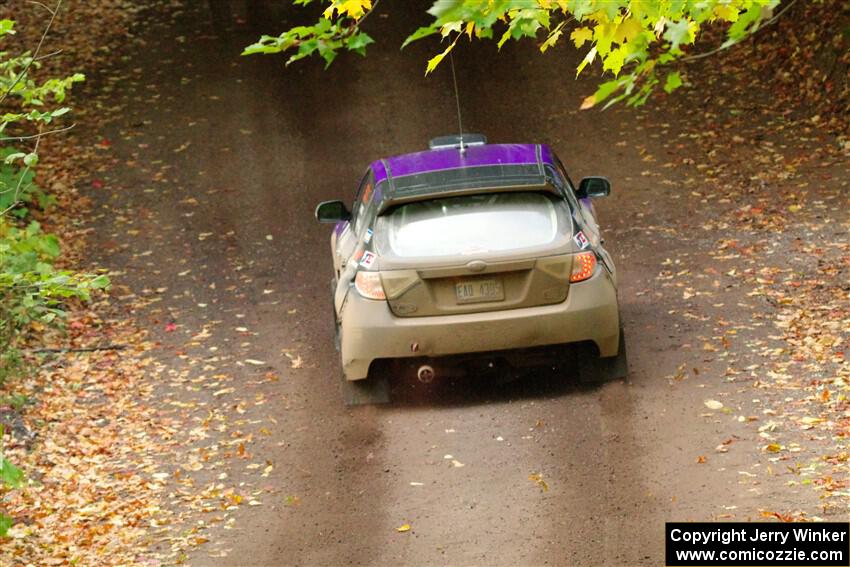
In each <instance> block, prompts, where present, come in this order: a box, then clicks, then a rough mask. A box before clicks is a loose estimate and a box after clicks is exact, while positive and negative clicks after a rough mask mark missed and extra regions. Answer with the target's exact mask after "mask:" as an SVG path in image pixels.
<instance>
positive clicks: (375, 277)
mask: <svg viewBox="0 0 850 567" xmlns="http://www.w3.org/2000/svg"><path fill="white" fill-rule="evenodd" d="M354 287H355V288H357V292H358V293H360V295H362V296H363V297H365V298H367V299H386V298H387V295H386V294H385V293H384V286H382V285H381V274H380V273H379V272H357V275H356V276H355V277H354Z"/></svg>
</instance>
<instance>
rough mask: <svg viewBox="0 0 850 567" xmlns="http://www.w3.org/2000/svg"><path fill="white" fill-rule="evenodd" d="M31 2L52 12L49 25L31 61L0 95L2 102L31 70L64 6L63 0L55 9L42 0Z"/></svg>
mask: <svg viewBox="0 0 850 567" xmlns="http://www.w3.org/2000/svg"><path fill="white" fill-rule="evenodd" d="M30 3H32V4H37V5H39V6H43V7H44V8H45V9H46V10H47V11H48V12H50V21H49V22H47V27H45V28H44V32H42V34H41V39H39V40H38V45H37V46H36V48H35V52H33V54H32V57H30V60H29V63H27V64H26V66H25V67H24V68H23V70H22V71H21V72H20V73H18V76H17V77H15V80H14V81H13V82H12V84H11V85H9V88H8V89H6V92H4V93H3V95H2V96H0V104H3V101H4V100H6V98H7V97H8V96H9V94H10V93H11V92H12V90H13V89H14V88H15V87H16V86H18V83H20V82H21V79H23V78H24V76H25V75H26V74H27V72H29V70H30V67H32V64H33V63H35V60H36V58H37V57H38V53H39V51H41V46H42V45H44V40H45V39H47V34H48V33H49V32H50V28H51V27H52V26H53V22H54V20H56V15H57V14H58V13H59V8H61V7H62V0H58V1H57V2H56V8H55V9H53V10H51V9H50V8H49V7H47V6H46V5H44V4H42V3H41V2H37V1H35V0H30Z"/></svg>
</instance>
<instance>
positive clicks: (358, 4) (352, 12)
mask: <svg viewBox="0 0 850 567" xmlns="http://www.w3.org/2000/svg"><path fill="white" fill-rule="evenodd" d="M371 9H372V0H334V2H333V4H331V5H330V6H328V7H327V9H326V10H325V11H324V13H323V14H322V15H323V16H324V17H325V18H327V19H330V18H332V17H333V15H334V11H336V12H337V14H339V15H340V16H341V17H346V16H347V17H349V18H352V19H354V20H359V19H360V18H362V17H363V16H364V15H365V14H366V12H368V11H369V10H371Z"/></svg>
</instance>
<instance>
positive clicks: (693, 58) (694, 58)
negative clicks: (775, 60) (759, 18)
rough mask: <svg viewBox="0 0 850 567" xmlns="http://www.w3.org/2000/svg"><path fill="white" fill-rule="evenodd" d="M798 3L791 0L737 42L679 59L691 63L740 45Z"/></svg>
mask: <svg viewBox="0 0 850 567" xmlns="http://www.w3.org/2000/svg"><path fill="white" fill-rule="evenodd" d="M796 3H797V0H791V1H790V2H789V3H788V4H786V5H785V7H784V8H782V9H781V10H780V11H779V12H778V13H777V14H776V15H775V16H773V17H772V18H770V19H769V20H768V21H766V22H765V23H763V24H761V25H760V26H759V27H758V29H756V30H755V31H754V32H752V33H751V34H749V35H747V36H746V37H743V38H741V39H739V40H738V41H736V42H734V43H730V44H728V45H721V46H720V47H718V48H716V49H712V50H711V51H706V52H705V53H698V54H696V55H689V56H688V57H682V58H681V59H679V61H681V62H682V63H690V62H691V61H698V60H700V59H705V58H706V57H711V56H712V55H714V54H716V53H720V52H721V51H725V50H726V49H729V48H730V47H732V46H735V45H738V44H739V43H741V42H742V41H744V40H745V39H749V38H751V37H753V36H754V35H755V34H757V33H758V32H759V31H761V30H763V29H764V28H766V27H767V26H769V25H771V24H773V23H774V22H776V20H778V19H779V18H781V17H782V16H783V15H784V14H785V12H787V11H788V10H790V9H791V6H793V5H794V4H796Z"/></svg>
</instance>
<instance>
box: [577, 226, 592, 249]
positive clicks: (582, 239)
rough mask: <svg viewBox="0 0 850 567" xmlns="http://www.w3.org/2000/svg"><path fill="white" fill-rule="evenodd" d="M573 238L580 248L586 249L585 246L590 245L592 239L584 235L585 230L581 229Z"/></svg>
mask: <svg viewBox="0 0 850 567" xmlns="http://www.w3.org/2000/svg"><path fill="white" fill-rule="evenodd" d="M573 240H574V241H575V243H576V246H578V247H579V250H584V249H585V248H587V247H588V246H590V241H589V240H588V239H587V237H586V236H585V235H584V232H582V231H581V230H580V231H578V232H577V233H576V235H575V236H573Z"/></svg>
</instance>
